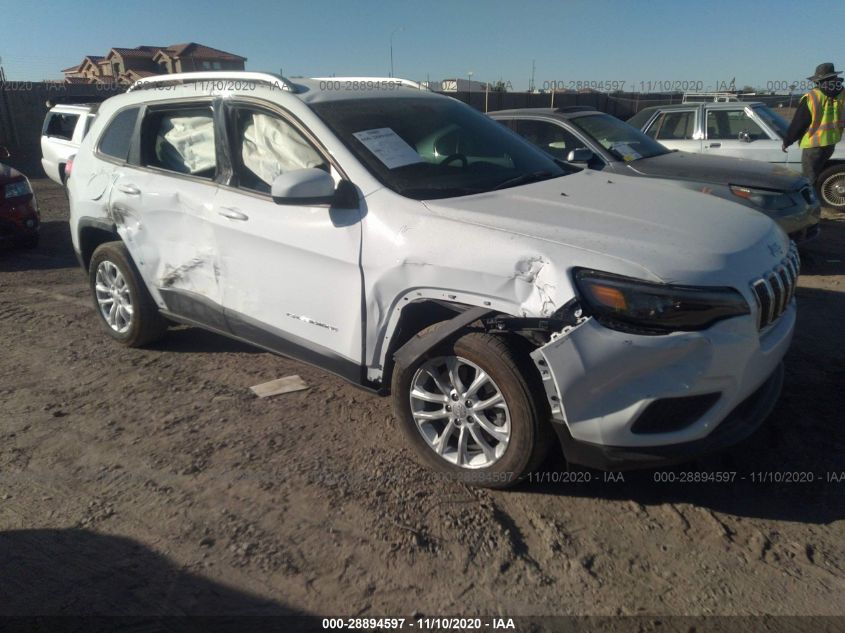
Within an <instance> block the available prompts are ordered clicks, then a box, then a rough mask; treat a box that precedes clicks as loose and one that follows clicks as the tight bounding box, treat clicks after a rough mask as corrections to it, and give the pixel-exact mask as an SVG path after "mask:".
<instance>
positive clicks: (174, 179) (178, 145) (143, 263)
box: [101, 99, 226, 331]
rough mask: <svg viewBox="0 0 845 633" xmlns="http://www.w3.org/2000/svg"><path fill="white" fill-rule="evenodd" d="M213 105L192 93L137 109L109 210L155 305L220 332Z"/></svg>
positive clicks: (215, 139)
mask: <svg viewBox="0 0 845 633" xmlns="http://www.w3.org/2000/svg"><path fill="white" fill-rule="evenodd" d="M214 107H215V106H214V104H213V103H212V101H211V100H208V99H200V100H191V101H187V102H184V103H175V104H174V103H167V104H161V105H148V106H147V107H146V108H144V109H143V111H142V113H141V117H140V120H139V121H138V123H137V125H136V132H135V135H134V138H135V142H134V143H133V146H132V148H131V150H130V156H129V160H128V161H127V162H126V163H124V164H123V165H121V166H119V167H118V168H117V169H116V170H115V173H114V178H113V184H112V187H111V195H110V198H109V209H110V213H111V215H112V217H113V219H114V222H115V225H116V226H117V228H118V232H119V234H120V236H121V237H122V238H123V241H124V242H125V243H126V247H127V248H128V249H129V252H130V253H131V254H132V258H133V260H134V261H135V264H136V265H137V266H138V268H139V269H140V271H141V274H142V276H143V277H144V280H145V281H146V282H147V286H148V287H149V288H150V291H151V293H152V294H153V297H154V298H155V299H156V301H157V303H158V304H159V306H160V307H162V308H164V309H165V310H167V311H169V312H171V313H173V314H175V315H178V316H180V317H182V318H185V319H189V320H191V321H194V322H196V323H198V324H201V325H204V326H207V327H211V328H214V329H217V330H221V331H225V330H226V322H225V319H224V318H223V310H222V305H221V304H222V300H221V299H222V286H221V284H220V279H219V275H218V253H217V248H216V244H215V241H214V240H215V234H214V223H213V222H212V221H211V218H212V213H213V208H214V197H215V195H216V193H217V183H216V178H217V175H218V164H217V151H216V148H217V145H218V142H217V138H216V134H217V132H216V130H215V123H214ZM101 144H102V142H101ZM101 149H102V148H101Z"/></svg>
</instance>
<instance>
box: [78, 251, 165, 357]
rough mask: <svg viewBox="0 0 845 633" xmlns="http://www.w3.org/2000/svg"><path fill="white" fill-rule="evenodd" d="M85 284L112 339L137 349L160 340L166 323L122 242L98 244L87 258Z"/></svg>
mask: <svg viewBox="0 0 845 633" xmlns="http://www.w3.org/2000/svg"><path fill="white" fill-rule="evenodd" d="M89 282H90V285H91V293H92V295H93V298H94V305H95V306H96V308H97V314H98V315H99V316H100V322H101V323H102V324H103V326H104V327H105V330H106V332H107V333H108V334H109V336H111V337H112V338H113V339H115V340H117V341H120V342H121V343H123V344H124V345H126V346H127V347H140V346H142V345H146V344H147V343H151V342H153V341H155V340H157V339H159V338H161V337H162V336H163V335H164V333H165V331H166V330H167V321H166V320H165V319H164V317H162V316H161V314H159V311H158V308H157V307H156V305H155V302H154V301H153V298H152V297H151V296H150V293H149V292H148V291H147V288H146V286H144V282H143V281H142V280H141V276H140V275H139V274H138V271H137V269H136V268H135V264H134V263H133V262H132V259H131V258H130V256H129V252H128V251H127V250H126V247H125V246H124V245H123V242H107V243H105V244H101V245H100V246H98V247H97V249H96V250H95V251H94V254H93V255H92V257H91V265H90V268H89Z"/></svg>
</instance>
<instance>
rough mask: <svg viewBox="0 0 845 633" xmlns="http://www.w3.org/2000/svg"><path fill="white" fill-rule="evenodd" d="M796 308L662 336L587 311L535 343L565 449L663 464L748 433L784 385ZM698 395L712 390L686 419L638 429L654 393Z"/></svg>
mask: <svg viewBox="0 0 845 633" xmlns="http://www.w3.org/2000/svg"><path fill="white" fill-rule="evenodd" d="M795 316H796V310H795V301H794V300H793V301H792V302H791V304H790V306H789V307H788V308H787V309H786V311H785V312H784V313H783V315H782V316H781V317H780V319H778V320H777V321H776V322H775V323H774V324H772V325H771V326H770V327H768V328H766V329H765V330H763V331H758V329H757V327H756V324H755V323H754V319H753V318H751V317H736V318H733V319H727V320H724V321H720V322H719V323H716V324H715V325H713V326H712V327H711V328H709V329H708V330H705V331H701V332H676V333H673V334H669V335H665V336H642V335H636V334H628V333H624V332H619V331H616V330H611V329H608V328H606V327H604V326H602V325H601V324H599V323H598V322H597V321H596V320H595V319H587V320H586V321H584V322H583V323H581V324H580V325H578V326H576V327H575V328H573V329H572V330H570V331H568V332H565V333H563V334H562V335H560V336H559V337H557V338H556V339H555V340H553V341H551V342H550V343H548V344H547V345H545V346H543V347H541V348H539V349H537V350H535V351H534V352H533V353H532V358H533V359H534V362H535V364H536V366H537V368H538V370H539V371H540V375H541V377H542V379H543V385H544V387H545V390H546V395H547V397H548V400H549V405H550V407H551V411H552V423H553V425H554V427H555V430H556V431H557V433H558V436H559V437H560V439H561V444H562V446H563V450H564V453H565V455H566V457H567V459H568V460H569V461H571V462H573V463H578V464H583V465H586V466H591V467H596V468H602V469H611V470H617V469H618V470H623V469H628V468H637V467H648V466H658V465H663V464H667V463H672V462H679V461H686V460H688V459H692V458H694V457H696V456H698V455H700V454H702V453H704V452H710V451H713V450H717V449H720V448H724V447H727V446H729V445H731V444H734V443H736V442H738V441H740V440H741V439H743V438H744V437H746V436H748V435H750V434H751V433H752V432H753V431H754V430H756V428H757V427H758V426H759V425H760V424H761V423H762V422H763V420H764V419H765V418H766V417H767V416H768V414H769V413H770V412H771V409H772V408H773V406H774V403H775V402H776V401H777V398H778V396H779V394H780V388H781V384H782V381H783V368H782V359H783V356H784V355H785V354H786V351H787V349H788V347H789V344H790V342H791V340H792V334H793V330H794V326H795ZM714 394H716V395H714ZM699 395H700V396H704V395H710V397H711V398H712V399H713V402H712V404H710V405H709V406H708V408H707V409H706V410H705V411H703V412H702V414H701V415H700V416H698V417H697V418H695V419H693V420H691V421H689V422H688V423H685V424H683V425H682V426H681V427H680V428H677V429H674V430H672V431H670V432H638V431H637V429H636V427H635V424H636V422H637V420H638V419H639V418H640V416H641V415H643V413H644V412H645V411H646V410H647V409H648V408H649V405H651V404H652V403H654V402H656V401H663V400H664V399H675V398H685V397H690V396H699Z"/></svg>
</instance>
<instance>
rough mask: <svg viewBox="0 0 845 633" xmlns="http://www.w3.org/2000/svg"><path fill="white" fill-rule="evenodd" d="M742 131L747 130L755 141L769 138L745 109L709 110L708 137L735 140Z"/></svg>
mask: <svg viewBox="0 0 845 633" xmlns="http://www.w3.org/2000/svg"><path fill="white" fill-rule="evenodd" d="M741 132H747V133H748V135H749V136H750V137H751V140H753V141H759V140H761V139H766V138H769V137H768V136H767V135H766V133H765V132H764V131H763V129H762V128H761V127H760V126H759V125H757V123H756V122H755V121H754V119H752V118H751V117H749V116H748V115H747V114H746V113H745V111H744V110H708V111H707V138H708V139H716V140H726V141H727V140H734V141H735V140H737V139H738V138H739V135H740V133H741Z"/></svg>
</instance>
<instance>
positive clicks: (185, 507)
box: [0, 180, 845, 618]
mask: <svg viewBox="0 0 845 633" xmlns="http://www.w3.org/2000/svg"><path fill="white" fill-rule="evenodd" d="M34 185H35V187H36V192H37V195H38V200H39V203H40V207H41V211H42V215H43V221H44V226H43V234H42V245H41V246H40V247H39V248H38V249H37V250H36V251H34V252H22V251H7V252H3V253H0V341H2V352H0V477H2V480H0V615H12V614H17V615H21V614H42V615H44V614H58V613H61V614H123V615H130V614H147V615H149V614H221V613H226V614H236V613H264V614H284V613H294V614H319V615H354V614H361V615H368V616H370V615H372V616H376V615H386V616H402V617H408V618H410V617H412V616H414V615H420V614H426V615H456V616H471V615H504V616H518V615H532V614H579V615H580V614H597V615H617V614H649V615H673V614H675V615H677V614H686V615H703V614H805V615H806V614H823V615H845V600H843V599H842V597H843V595H845V415H844V414H843V410H845V390H843V387H842V386H843V379H845V327H844V326H843V319H844V318H845V264H843V263H842V262H843V260H845V218H842V217H839V218H836V217H834V216H832V215H829V214H826V219H825V220H824V223H823V234H822V236H821V238H820V239H819V241H818V242H817V243H816V245H815V247H814V249H813V254H812V258H808V260H807V261H805V268H804V271H803V275H802V277H801V283H800V289H799V290H798V301H799V304H800V314H799V318H798V327H797V332H796V336H795V341H794V343H793V346H792V348H791V351H790V352H789V354H788V356H787V358H786V368H787V378H786V385H785V390H784V393H783V396H782V398H781V400H780V402H779V404H778V406H777V408H776V410H775V412H774V413H773V415H772V417H771V418H770V420H769V422H768V424H767V426H766V427H765V428H764V429H763V430H761V431H760V432H759V433H757V434H756V435H755V436H754V437H753V438H751V439H750V440H748V441H747V442H745V443H744V444H742V445H741V446H738V447H736V448H735V449H734V450H732V451H731V452H730V453H728V454H724V455H720V456H714V457H711V458H707V459H705V460H702V461H699V462H696V463H694V464H688V465H686V466H683V467H676V468H672V469H669V470H667V471H657V472H656V471H644V472H638V473H634V474H631V473H626V474H625V475H624V481H616V482H605V481H603V478H602V475H601V474H600V473H598V472H590V471H584V472H587V473H588V475H589V476H590V477H591V481H590V482H588V483H564V482H558V483H543V484H537V483H534V484H524V485H522V486H521V487H520V488H518V489H516V490H512V491H507V492H490V491H481V490H475V489H470V488H467V487H464V486H462V485H460V484H456V483H452V482H447V481H443V480H441V479H438V478H436V477H433V476H431V475H429V474H428V473H427V472H425V471H423V470H422V469H421V468H420V467H418V466H417V465H416V463H415V462H414V461H413V459H412V457H411V455H410V453H409V450H408V449H407V448H406V446H405V443H404V441H403V438H402V437H401V435H400V433H399V431H398V429H397V427H396V425H395V423H394V422H393V420H392V416H391V411H390V404H389V401H388V400H385V399H380V398H378V397H375V396H371V395H369V394H367V393H364V392H362V391H359V390H357V389H356V388H354V387H352V386H350V385H348V384H346V383H344V382H342V381H341V380H339V379H337V378H334V377H332V376H329V375H327V374H325V373H322V372H321V371H319V370H316V369H313V368H311V367H309V366H306V365H303V364H300V363H297V362H294V361H291V360H287V359H285V358H281V357H277V356H273V355H270V354H267V353H264V352H261V351H258V350H255V349H252V348H250V347H247V346H245V345H242V344H240V343H236V342H232V341H230V340H228V339H225V338H221V337H218V336H216V335H212V334H208V333H205V332H203V331H200V330H195V329H191V328H186V327H182V328H177V329H174V330H173V331H171V333H170V334H169V335H168V337H167V338H166V339H165V340H164V341H163V342H161V343H159V344H157V345H156V346H154V347H152V348H149V349H143V350H137V349H124V348H121V347H119V346H118V345H117V344H116V343H113V342H112V341H111V340H109V339H108V338H107V337H106V336H105V335H104V334H103V333H101V332H100V330H99V327H100V325H99V324H98V322H97V320H96V318H95V314H94V311H93V307H92V305H91V300H90V298H89V294H88V288H87V285H86V279H85V276H84V274H83V273H82V271H81V270H80V269H79V268H78V267H77V265H76V262H75V260H74V257H73V253H72V249H71V246H70V237H69V232H68V225H67V203H66V200H65V198H64V194H63V193H62V191H61V190H60V189H59V188H58V187H57V186H55V185H53V184H52V183H50V182H49V181H46V180H40V181H35V182H34ZM294 373H297V374H299V375H301V376H302V377H303V378H304V379H305V381H306V382H307V383H308V384H309V385H310V388H309V389H308V390H306V391H300V392H297V393H291V394H287V395H283V396H278V397H275V398H269V399H257V398H255V397H254V396H253V395H252V394H251V393H250V391H249V389H248V387H249V386H250V385H254V384H257V383H260V382H264V381H267V380H271V379H274V378H278V377H281V376H285V375H289V374H294ZM544 470H545V471H548V472H550V473H558V474H556V475H555V474H553V475H550V476H549V477H550V478H553V477H554V478H557V479H562V478H564V477H565V475H560V474H559V473H561V472H565V470H566V467H565V465H564V464H563V462H562V459H561V456H560V454H559V452H555V453H553V455H552V457H551V458H550V459H549V460H548V462H547V463H546V465H545V466H544ZM690 471H694V472H699V473H709V472H713V471H719V472H724V471H730V472H735V473H736V475H735V479H734V481H733V482H732V483H688V484H680V483H674V484H672V483H660V482H658V481H655V479H656V478H661V477H663V478H668V477H669V476H675V477H676V478H679V477H682V476H683V473H686V472H690ZM666 473H670V475H666ZM754 473H762V474H763V475H762V476H764V477H770V478H771V479H772V481H766V482H764V483H760V482H759V481H755V480H754V479H755V478H759V476H755V475H754ZM766 473H771V475H765V474H766ZM800 473H809V474H810V475H806V474H805V475H803V477H804V478H809V477H810V476H812V477H813V479H814V481H812V482H806V481H805V482H801V483H795V482H784V481H774V480H775V479H777V480H780V479H789V478H801V477H802V475H799V474H800ZM836 479H840V481H836Z"/></svg>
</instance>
